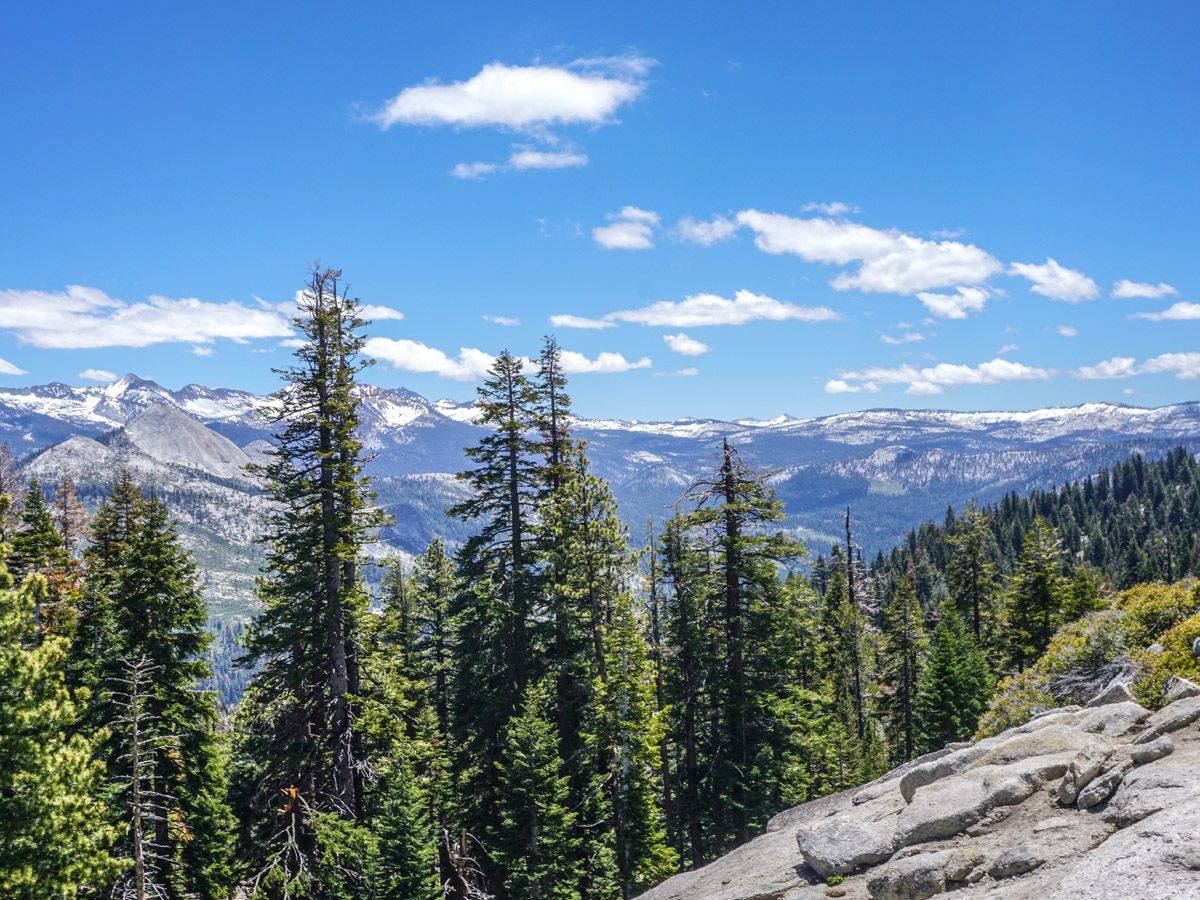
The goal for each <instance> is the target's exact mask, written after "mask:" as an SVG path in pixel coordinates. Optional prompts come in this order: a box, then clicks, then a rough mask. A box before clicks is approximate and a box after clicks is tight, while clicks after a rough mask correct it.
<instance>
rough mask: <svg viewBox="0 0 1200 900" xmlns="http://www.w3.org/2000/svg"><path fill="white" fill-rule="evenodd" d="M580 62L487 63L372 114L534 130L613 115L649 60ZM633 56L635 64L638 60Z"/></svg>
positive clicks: (632, 94)
mask: <svg viewBox="0 0 1200 900" xmlns="http://www.w3.org/2000/svg"><path fill="white" fill-rule="evenodd" d="M617 59H618V58H606V59H605V60H603V61H602V60H598V59H592V60H579V61H578V62H577V64H576V66H575V68H576V69H578V70H579V71H572V69H570V68H563V67H558V66H542V65H538V66H509V65H505V64H504V63H500V62H493V63H488V64H487V65H485V66H484V67H483V68H482V69H481V70H480V71H479V73H478V74H476V75H474V76H472V77H471V78H469V79H467V80H466V81H456V82H453V83H451V84H438V83H437V82H434V81H430V82H426V83H425V84H420V85H414V86H412V87H407V88H405V89H404V90H403V91H401V92H400V93H399V94H398V95H396V96H395V97H393V98H392V99H391V100H389V101H388V102H387V104H385V105H384V107H383V108H382V109H381V110H379V111H378V112H377V113H376V114H375V115H374V116H372V119H373V120H374V121H375V123H376V124H378V125H379V126H380V127H381V128H390V127H391V126H393V125H397V124H403V125H453V126H457V127H462V128H480V127H499V128H508V129H512V130H516V131H537V130H539V129H544V128H546V127H548V126H552V125H564V124H580V123H584V124H591V125H598V124H603V123H605V122H610V121H612V119H613V117H614V115H615V114H616V112H617V110H618V109H619V108H620V107H621V106H622V105H624V104H626V103H629V102H631V101H633V100H635V99H637V98H638V97H639V96H640V95H641V93H642V91H643V90H644V89H645V84H644V82H643V81H642V78H643V76H644V75H645V73H646V71H647V69H648V68H649V65H650V64H651V62H650V61H649V60H646V59H644V58H641V57H629V58H621V59H623V60H624V61H623V62H621V63H620V64H616V63H615V60H617ZM633 61H637V62H638V64H637V65H634V64H633Z"/></svg>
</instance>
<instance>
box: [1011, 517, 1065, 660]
mask: <svg viewBox="0 0 1200 900" xmlns="http://www.w3.org/2000/svg"><path fill="white" fill-rule="evenodd" d="M1061 573H1062V539H1061V538H1060V537H1059V534H1058V531H1057V530H1056V529H1055V528H1053V527H1051V526H1050V525H1049V524H1047V522H1046V521H1045V519H1042V518H1040V517H1039V518H1036V519H1034V520H1033V523H1032V525H1031V526H1030V528H1029V530H1028V531H1027V532H1026V533H1025V539H1024V541H1023V543H1022V549H1021V556H1020V559H1018V560H1017V566H1016V571H1015V572H1014V573H1013V577H1012V579H1011V581H1010V584H1009V587H1008V647H1009V659H1010V660H1011V662H1012V664H1013V665H1014V666H1016V667H1017V668H1018V669H1023V668H1025V666H1027V665H1028V664H1029V663H1031V662H1033V661H1034V660H1035V659H1037V658H1038V657H1039V656H1041V655H1042V652H1043V651H1044V650H1045V649H1046V647H1047V646H1049V644H1050V638H1052V637H1053V636H1054V632H1055V630H1056V629H1057V628H1058V625H1059V622H1060V614H1061V606H1062V594H1063V578H1062V574H1061Z"/></svg>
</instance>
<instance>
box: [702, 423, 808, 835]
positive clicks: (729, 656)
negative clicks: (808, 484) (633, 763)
mask: <svg viewBox="0 0 1200 900" xmlns="http://www.w3.org/2000/svg"><path fill="white" fill-rule="evenodd" d="M685 496H686V497H687V498H688V499H689V500H690V501H691V502H692V503H693V504H694V507H695V508H694V510H693V511H692V512H691V513H690V514H689V515H688V516H687V519H686V523H687V527H688V528H689V529H693V530H698V531H700V532H706V533H708V534H710V535H711V543H710V544H709V548H708V550H709V553H710V554H711V556H712V565H713V570H714V574H715V576H716V578H717V579H719V581H720V584H721V595H722V610H721V634H722V639H723V648H722V653H721V656H722V657H723V659H724V661H725V665H724V671H723V672H722V673H721V675H720V681H719V692H720V695H719V697H718V703H719V706H720V710H719V719H720V732H721V735H722V742H721V747H720V748H719V750H718V753H717V757H716V759H715V760H714V761H713V764H714V766H715V767H716V768H715V774H714V779H715V780H716V781H717V783H718V786H717V787H716V788H715V790H716V792H717V794H718V795H719V796H720V797H721V802H722V804H723V805H724V804H727V809H726V814H727V816H728V831H729V835H728V839H727V840H728V841H732V842H733V843H734V844H738V843H743V842H745V841H747V840H749V838H750V826H751V823H752V820H753V816H752V812H751V806H752V804H753V803H754V793H755V758H756V756H757V755H758V753H759V750H760V747H761V743H762V741H763V740H764V737H763V734H762V731H761V722H762V718H763V716H762V713H763V710H762V706H761V698H760V697H759V696H757V695H756V692H755V691H754V689H753V684H752V682H753V673H752V671H751V669H750V666H749V665H748V659H749V657H750V655H751V647H750V645H749V643H748V641H747V629H746V624H747V620H748V618H750V617H752V616H753V615H755V611H756V609H757V608H758V607H761V606H763V605H764V604H767V603H769V599H770V593H771V591H772V590H773V588H774V587H775V586H776V582H777V580H778V572H777V568H778V567H779V566H782V565H787V564H789V563H792V562H793V561H795V560H797V559H799V558H800V557H801V556H803V555H804V553H805V550H804V545H803V544H801V543H800V542H798V541H796V540H793V539H791V538H789V537H787V536H785V535H784V534H783V533H782V532H774V533H772V532H769V531H767V530H766V529H767V528H768V527H769V526H771V525H772V524H774V523H778V522H781V521H783V519H784V513H783V505H782V504H781V503H780V502H779V501H778V500H777V499H776V498H775V495H774V492H773V491H771V490H770V489H769V488H768V487H767V486H766V484H765V479H764V478H763V477H762V476H761V475H759V474H757V473H755V472H754V471H753V470H751V469H750V467H748V466H747V465H745V463H743V462H742V460H741V458H740V457H739V456H738V454H737V452H736V451H735V450H734V448H733V447H732V446H731V445H730V444H729V441H728V440H725V441H724V442H723V444H722V449H721V460H720V464H719V466H718V468H717V471H716V472H714V473H713V474H711V475H709V476H705V477H703V478H701V479H699V480H698V481H696V482H695V483H693V484H692V486H691V487H690V488H689V490H688V492H687V493H686V494H685ZM759 774H761V773H759ZM722 824H724V823H722ZM725 843H726V842H723V844H725Z"/></svg>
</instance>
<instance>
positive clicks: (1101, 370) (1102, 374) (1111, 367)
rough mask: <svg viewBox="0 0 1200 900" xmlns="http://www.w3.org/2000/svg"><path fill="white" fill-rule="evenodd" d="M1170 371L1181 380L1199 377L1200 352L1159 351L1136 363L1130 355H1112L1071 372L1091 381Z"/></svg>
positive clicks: (1077, 376)
mask: <svg viewBox="0 0 1200 900" xmlns="http://www.w3.org/2000/svg"><path fill="white" fill-rule="evenodd" d="M1163 373H1171V374H1174V376H1175V377H1176V378H1178V379H1180V380H1181V381H1188V380H1190V379H1193V378H1200V353H1195V352H1189V353H1161V354H1159V355H1158V356H1154V357H1151V358H1150V359H1147V360H1146V361H1145V362H1142V363H1138V361H1137V360H1136V359H1134V358H1133V357H1132V356H1114V357H1112V358H1111V359H1106V360H1104V361H1103V362H1099V363H1096V365H1094V366H1081V367H1080V368H1078V369H1076V370H1075V371H1074V372H1073V373H1072V374H1074V376H1075V377H1076V378H1081V379H1084V380H1085V381H1091V380H1095V379H1100V378H1132V377H1133V376H1135V375H1158V374H1163Z"/></svg>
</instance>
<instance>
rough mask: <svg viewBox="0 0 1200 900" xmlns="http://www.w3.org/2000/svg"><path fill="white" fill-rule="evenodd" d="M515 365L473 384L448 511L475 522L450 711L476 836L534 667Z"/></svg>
mask: <svg viewBox="0 0 1200 900" xmlns="http://www.w3.org/2000/svg"><path fill="white" fill-rule="evenodd" d="M521 369H522V364H521V361H520V360H519V359H517V358H516V357H514V356H513V355H512V354H510V353H508V352H507V351H505V352H502V353H501V354H500V355H499V356H498V357H497V358H496V361H495V363H494V364H493V365H492V368H491V370H490V371H489V373H488V376H487V378H486V379H485V380H484V383H483V385H482V386H480V388H479V397H478V400H477V401H476V407H477V408H478V409H479V411H480V421H479V424H481V425H483V426H484V427H485V428H488V429H490V431H489V433H488V434H487V435H485V436H484V437H483V438H482V439H481V440H480V442H479V443H478V444H477V445H476V446H474V447H470V448H468V449H467V451H466V452H467V456H468V457H469V458H470V460H471V461H472V462H473V463H474V468H472V469H470V470H468V471H466V472H462V473H459V478H460V479H461V480H462V481H463V482H465V483H466V485H467V487H468V489H469V490H470V496H469V497H468V498H467V499H466V500H464V501H463V502H462V503H460V504H458V505H457V506H455V507H453V508H452V509H451V510H450V511H449V512H450V514H451V515H454V516H457V517H458V518H460V519H462V520H463V521H465V522H470V523H475V524H477V525H478V527H479V532H478V533H477V534H476V535H474V536H473V537H471V538H470V540H468V541H467V543H466V545H465V546H464V547H463V549H462V550H461V552H460V553H459V559H458V562H459V565H458V569H459V595H458V596H457V597H456V598H455V601H454V605H453V607H452V618H453V629H454V640H455V647H456V658H455V668H454V672H453V679H452V695H453V706H452V710H451V717H452V730H453V737H454V745H455V753H456V757H457V758H456V766H457V768H458V771H459V776H460V778H461V782H462V798H463V805H464V811H465V813H466V816H467V821H466V823H465V824H466V825H467V827H468V829H469V830H470V831H471V832H472V833H473V834H475V835H476V836H478V837H480V838H481V839H485V840H486V835H485V832H486V831H488V830H489V829H493V828H494V827H495V823H496V822H497V821H499V811H498V802H499V798H498V796H497V792H498V785H497V782H496V773H497V771H498V770H497V766H498V764H499V761H500V754H501V751H502V750H503V747H504V734H505V730H506V728H507V726H508V722H509V720H510V719H511V718H512V717H513V716H515V715H516V714H517V713H518V711H519V710H520V709H522V707H523V705H524V694H525V689H526V687H527V685H528V684H529V683H530V682H531V681H532V680H533V676H537V675H539V674H540V673H539V671H538V670H539V669H540V666H539V665H538V661H539V652H538V651H539V647H538V643H539V641H538V640H537V635H536V625H537V623H538V621H539V620H540V619H541V616H540V609H539V606H540V576H539V572H538V554H537V547H536V541H535V540H534V539H533V535H532V534H531V526H532V523H533V521H534V519H535V510H536V508H537V505H538V503H539V502H540V501H541V499H542V497H543V492H544V486H545V483H546V471H545V461H544V457H543V450H544V447H543V444H542V443H541V441H540V440H539V439H538V436H537V435H538V427H539V417H538V415H537V413H536V403H537V395H536V393H535V391H534V389H533V386H532V385H531V384H530V382H529V380H528V378H526V376H525V375H524V374H522V371H521ZM492 874H493V875H495V876H496V880H499V881H503V880H504V879H503V875H502V874H499V873H492Z"/></svg>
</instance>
